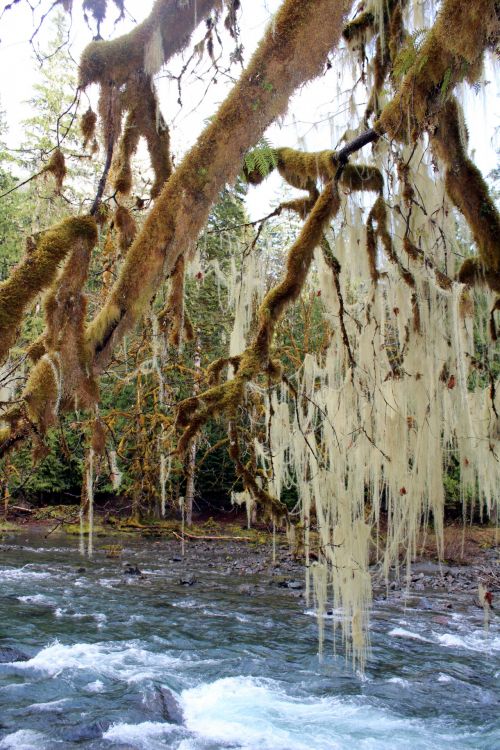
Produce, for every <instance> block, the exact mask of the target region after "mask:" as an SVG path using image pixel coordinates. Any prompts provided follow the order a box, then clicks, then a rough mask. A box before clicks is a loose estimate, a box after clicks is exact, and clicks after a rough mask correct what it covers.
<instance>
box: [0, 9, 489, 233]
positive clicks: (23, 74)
mask: <svg viewBox="0 0 500 750" xmlns="http://www.w3.org/2000/svg"><path fill="white" fill-rule="evenodd" d="M41 2H42V3H44V2H45V0H41ZM191 2H193V0H191ZM194 2H196V0H194ZM152 4H153V3H152V0H126V9H127V15H128V17H127V19H126V20H125V21H123V22H120V23H119V24H118V25H117V26H116V28H114V26H113V23H107V24H106V25H105V27H104V33H103V36H104V37H105V38H108V37H113V36H117V35H118V34H122V33H125V32H126V31H128V30H129V29H130V28H132V26H133V21H132V20H131V19H136V20H137V21H140V20H142V19H143V18H144V17H145V16H146V15H147V14H148V13H149V11H150V8H151V6H152ZM280 4H281V2H280V0H243V1H242V4H241V6H242V8H241V14H240V28H241V34H242V43H243V46H244V59H245V61H247V60H248V59H249V57H250V54H251V52H252V51H253V50H254V49H255V47H256V45H257V43H258V41H259V39H260V38H261V36H262V34H263V33H264V31H265V29H266V27H267V25H268V23H269V22H270V20H271V19H272V15H273V13H274V12H275V11H276V10H277V8H278V7H279V5H280ZM48 5H49V3H47V4H45V5H44V6H42V7H45V8H47V7H48ZM74 6H75V8H74V13H73V22H72V27H71V33H70V39H71V42H70V44H71V50H72V54H73V56H74V58H75V59H76V60H78V58H79V55H80V53H81V51H82V50H83V48H84V47H85V46H86V44H87V43H88V42H89V41H90V40H91V39H92V36H93V31H92V30H91V29H89V28H88V26H87V25H86V23H85V22H84V20H83V17H82V13H81V0H75V3H74ZM108 16H109V17H110V18H111V19H114V18H115V17H116V16H117V11H116V8H115V6H114V5H113V4H112V3H111V2H110V3H109V10H108ZM39 17H40V13H38V14H37V13H35V14H33V13H32V11H31V10H30V8H29V6H28V4H27V2H26V0H20V2H19V3H18V4H17V5H15V6H14V7H13V8H12V9H11V10H9V11H7V12H5V13H4V15H3V17H2V18H1V20H0V65H1V70H2V73H3V74H2V76H1V83H0V107H1V109H3V110H5V111H6V112H7V121H8V125H9V134H8V137H7V141H8V144H9V145H10V146H12V147H14V146H15V145H16V140H17V138H18V136H19V132H20V130H19V123H20V122H21V121H22V119H23V118H25V117H27V116H29V114H30V112H29V107H28V106H27V105H26V100H28V99H29V97H30V94H31V88H32V85H33V83H34V81H35V80H36V75H37V73H36V66H37V63H36V62H35V61H34V54H33V49H32V47H31V45H30V42H29V37H30V35H31V34H32V33H33V29H34V28H36V26H37V23H38V20H39ZM203 32H204V29H203V27H201V28H198V30H197V31H196V32H195V34H194V36H193V39H194V41H195V42H196V41H197V40H199V39H200V38H201V36H202V35H203ZM50 33H51V31H50V22H48V19H47V20H46V21H45V22H44V24H43V25H42V28H41V31H40V32H39V34H38V35H37V37H36V40H35V43H37V44H40V45H41V46H42V47H43V46H44V45H45V44H46V41H47V37H48V36H50ZM224 41H225V43H226V42H227V48H228V49H229V48H230V40H229V39H228V38H225V40H224ZM183 59H185V55H184V58H181V56H177V57H176V58H174V59H173V60H172V61H170V62H169V64H168V66H167V71H165V70H163V71H161V72H160V74H159V76H158V80H157V84H158V88H159V94H160V101H161V104H162V109H163V113H164V115H165V117H166V119H167V122H169V124H170V126H171V135H172V144H173V152H174V154H175V156H176V159H177V163H178V162H179V160H180V157H181V156H182V153H184V152H185V151H186V150H187V149H188V148H189V146H190V145H191V144H192V143H193V142H194V141H195V140H196V137H197V135H198V134H199V133H200V131H201V129H202V128H203V124H204V122H205V121H206V119H207V118H208V117H210V116H211V115H212V114H213V113H214V111H215V109H216V108H217V105H218V104H219V103H220V102H221V101H222V100H223V99H224V97H225V96H226V94H227V93H228V91H229V90H230V87H231V85H232V83H231V80H224V77H223V76H220V77H218V81H217V83H216V84H214V85H212V86H211V87H210V89H209V91H208V92H207V93H206V94H205V89H206V77H203V78H204V80H201V78H202V76H200V75H198V76H191V77H190V78H189V79H188V80H186V81H185V83H184V85H183V103H184V107H183V108H182V110H180V108H179V107H178V105H177V102H176V100H177V84H176V82H175V81H172V80H169V79H168V72H172V73H174V74H177V73H178V72H179V71H180V69H181V67H182V65H183ZM332 60H334V65H333V68H332V69H331V70H330V71H329V72H328V73H327V74H326V75H324V76H323V77H321V78H319V79H317V80H316V81H314V82H312V83H310V84H307V85H306V86H304V87H302V89H301V90H300V91H299V92H298V93H297V94H296V95H295V96H294V97H293V98H292V100H291V102H290V106H289V111H288V114H287V115H286V116H285V117H284V118H283V119H282V120H281V121H280V122H279V123H277V124H274V125H273V126H272V127H271V128H270V129H269V131H268V133H267V134H266V135H267V137H268V139H269V141H270V142H271V144H272V145H275V146H292V147H299V148H304V149H308V150H320V149H325V148H334V147H335V146H336V145H337V143H338V141H339V138H340V136H341V135H342V133H343V132H344V130H345V125H346V122H347V116H348V106H349V102H348V92H349V90H350V88H351V86H352V73H351V68H350V67H346V66H345V65H342V63H341V59H340V60H339V55H337V56H336V58H332ZM335 60H337V61H338V64H335ZM207 69H208V64H207V60H206V59H205V60H203V61H202V63H201V64H200V68H199V70H198V73H203V72H206V71H207ZM232 75H233V76H237V75H238V68H237V67H234V69H233V71H232ZM485 79H486V80H488V79H491V80H490V82H489V83H487V84H486V85H483V86H481V87H480V88H479V92H475V91H474V90H473V89H471V88H470V87H464V90H463V100H464V102H465V110H466V112H465V114H466V121H467V124H468V126H469V132H470V150H471V152H472V154H473V156H474V158H475V160H476V163H477V164H478V166H479V167H480V169H482V171H483V172H484V173H488V172H489V171H490V170H491V169H492V168H494V167H495V166H496V163H497V161H498V159H497V157H496V151H498V148H499V147H500V138H499V128H498V123H499V120H498V113H499V86H498V82H497V81H496V80H495V78H494V75H493V71H492V68H491V65H490V66H489V67H488V68H487V70H486V75H485ZM495 127H496V130H495ZM495 137H496V142H495ZM281 191H282V187H281V181H280V179H279V177H278V176H277V175H274V176H273V177H271V178H270V179H268V180H266V182H265V183H264V185H262V186H260V187H259V188H258V189H250V191H249V196H248V201H247V202H248V210H249V213H250V215H251V217H252V218H257V217H258V216H261V215H264V214H265V213H267V211H268V210H269V208H272V206H273V205H276V204H277V202H279V200H280V197H281V196H282V192H281Z"/></svg>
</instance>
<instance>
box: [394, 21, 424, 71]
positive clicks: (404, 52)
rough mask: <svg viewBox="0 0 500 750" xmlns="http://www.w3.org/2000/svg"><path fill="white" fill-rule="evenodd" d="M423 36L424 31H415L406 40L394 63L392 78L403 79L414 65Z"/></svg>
mask: <svg viewBox="0 0 500 750" xmlns="http://www.w3.org/2000/svg"><path fill="white" fill-rule="evenodd" d="M425 34H426V30H425V29H417V30H416V31H414V32H413V34H411V35H410V36H409V37H408V38H407V40H406V42H405V44H404V45H403V47H402V48H401V50H400V52H399V54H398V56H397V58H396V60H395V62H394V76H395V77H396V78H403V76H405V75H406V74H407V73H408V71H409V70H410V68H411V67H412V65H414V63H415V61H416V59H417V55H418V53H419V52H420V48H421V47H422V43H423V41H424V37H425Z"/></svg>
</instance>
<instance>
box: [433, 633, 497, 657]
mask: <svg viewBox="0 0 500 750" xmlns="http://www.w3.org/2000/svg"><path fill="white" fill-rule="evenodd" d="M435 637H436V640H437V641H438V643H440V644H441V645H442V646H446V647H447V648H455V649H464V650H466V651H477V652H479V653H486V654H487V653H492V652H494V651H500V636H499V635H493V634H491V633H489V632H488V631H487V630H473V631H472V632H470V633H467V634H466V635H459V634H458V633H441V634H435Z"/></svg>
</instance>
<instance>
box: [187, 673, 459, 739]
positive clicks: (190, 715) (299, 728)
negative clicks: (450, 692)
mask: <svg viewBox="0 0 500 750" xmlns="http://www.w3.org/2000/svg"><path fill="white" fill-rule="evenodd" d="M181 703H182V707H183V711H184V717H185V721H186V726H187V728H188V729H189V730H190V731H191V732H193V733H194V735H195V737H196V738H197V740H196V739H193V740H186V741H185V742H184V743H183V744H182V747H185V748H186V750H187V748H198V747H203V746H205V745H206V744H207V743H210V742H213V743H220V744H221V745H223V746H231V747H237V748H240V750H310V748H311V747H314V748H315V750H345V748H348V747H363V748H370V750H387V747H388V744H387V738H388V736H390V737H391V743H392V744H391V747H398V748H408V749H409V748H411V749H412V750H415V749H416V748H419V749H422V748H429V747H433V746H435V740H436V739H439V740H440V741H441V745H440V746H441V747H452V746H454V747H456V738H451V737H447V736H445V735H440V736H439V737H436V736H435V735H433V736H434V739H432V742H431V737H430V734H429V732H430V730H429V731H426V729H425V728H424V727H423V725H422V724H421V723H420V722H418V721H408V720H407V719H405V720H403V719H399V718H397V717H395V716H393V715H391V714H390V713H388V712H386V711H383V710H380V709H377V708H375V707H373V706H371V705H370V704H368V703H367V702H366V700H364V699H362V698H359V699H358V698H340V697H322V698H299V697H294V696H291V695H288V694H286V693H285V692H284V691H283V690H282V689H281V686H280V684H279V683H277V682H275V681H273V680H269V679H262V678H260V679H259V678H253V677H227V678H222V679H220V680H216V681H215V682H212V683H204V684H202V685H199V686H198V687H195V688H191V689H188V690H184V691H183V692H182V695H181ZM448 741H449V744H448ZM179 747H180V746H179Z"/></svg>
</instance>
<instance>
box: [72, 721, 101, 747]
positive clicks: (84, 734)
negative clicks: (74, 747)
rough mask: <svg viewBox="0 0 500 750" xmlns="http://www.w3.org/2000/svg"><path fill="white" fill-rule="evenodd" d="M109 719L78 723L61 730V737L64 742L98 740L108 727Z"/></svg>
mask: <svg viewBox="0 0 500 750" xmlns="http://www.w3.org/2000/svg"><path fill="white" fill-rule="evenodd" d="M109 726H110V722H109V721H93V722H92V723H91V724H80V726H77V727H71V728H69V729H66V730H65V731H64V732H63V735H62V739H63V740H64V741H65V742H86V741H87V740H98V739H100V738H101V737H102V735H103V734H104V732H105V731H106V730H107V729H109Z"/></svg>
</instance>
